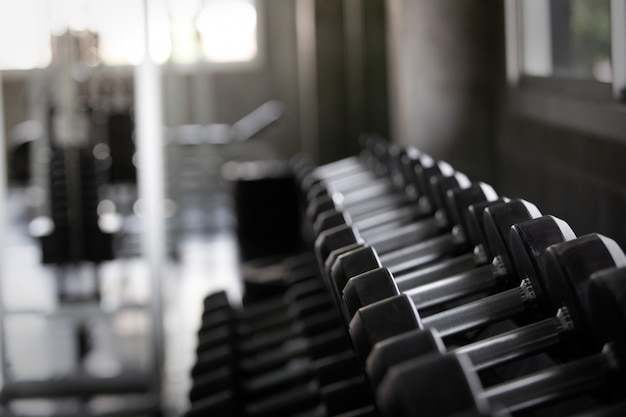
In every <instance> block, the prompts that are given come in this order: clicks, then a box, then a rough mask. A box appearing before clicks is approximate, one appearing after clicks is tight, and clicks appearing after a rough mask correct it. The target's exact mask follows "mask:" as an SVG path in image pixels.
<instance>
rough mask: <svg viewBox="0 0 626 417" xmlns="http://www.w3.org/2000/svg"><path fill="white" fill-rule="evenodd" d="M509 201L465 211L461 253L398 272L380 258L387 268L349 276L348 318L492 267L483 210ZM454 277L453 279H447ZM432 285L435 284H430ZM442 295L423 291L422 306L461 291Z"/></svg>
mask: <svg viewBox="0 0 626 417" xmlns="http://www.w3.org/2000/svg"><path fill="white" fill-rule="evenodd" d="M465 191H470V189H468V190H463V192H465ZM451 196H455V194H454V193H452V195H451ZM507 202H509V200H508V199H504V198H499V199H497V200H494V201H488V202H483V203H477V204H472V205H471V206H469V207H468V208H467V209H466V210H465V212H464V213H463V219H462V223H461V226H462V233H461V234H460V235H461V236H462V237H461V238H460V239H459V241H460V242H461V243H460V245H464V246H465V248H464V249H466V250H465V251H464V250H463V249H461V250H460V251H459V252H461V253H460V254H459V255H458V256H454V257H452V258H445V259H443V260H440V261H436V262H434V263H433V262H429V263H428V264H426V265H425V266H422V267H417V268H415V269H410V270H409V271H402V270H401V271H400V272H399V273H398V272H397V271H398V269H400V268H397V267H393V266H391V267H388V266H386V265H387V264H386V263H385V262H383V261H382V260H380V264H381V265H385V267H379V268H375V269H371V270H370V271H366V272H363V273H361V274H359V275H356V276H355V277H353V278H350V279H349V280H348V282H347V284H346V285H345V286H344V288H343V290H342V295H343V300H344V302H345V306H346V309H347V311H348V313H349V317H352V316H353V315H354V313H355V312H356V311H357V310H358V309H359V308H361V307H363V306H366V305H369V304H372V303H374V302H376V301H380V300H383V299H385V298H388V297H392V296H394V295H397V294H400V293H401V292H405V291H408V292H410V291H412V290H414V289H417V288H419V287H421V286H425V285H428V284H432V285H435V284H434V283H435V282H437V281H439V280H442V279H444V278H448V277H453V276H456V275H457V274H465V273H469V272H470V271H473V273H480V272H481V271H482V270H477V269H478V268H480V267H484V268H483V270H486V269H489V268H490V267H489V266H487V265H488V264H490V262H491V261H492V259H493V258H494V256H493V254H492V253H491V251H490V248H489V244H488V243H487V238H486V236H485V233H484V231H483V226H482V224H483V221H482V220H483V216H482V212H483V211H484V209H485V208H487V207H494V206H496V205H499V204H503V203H507ZM503 226H504V225H503ZM457 235H458V234H457ZM469 247H473V251H471V252H470V251H467V249H468V248H469ZM463 252H466V253H463ZM363 255H364V254H361V255H359V256H363ZM370 255H373V254H370ZM415 262H417V261H415ZM400 267H402V265H400ZM457 279H458V277H457ZM453 280H454V278H451V279H450V280H449V281H448V282H452V281H453ZM424 288H427V287H424ZM430 288H433V287H432V286H431V287H430ZM426 292H427V291H426ZM440 294H441V297H428V296H427V294H425V293H422V297H421V302H420V306H419V307H421V308H425V307H429V306H433V305H436V304H437V303H441V302H444V301H447V300H451V299H453V298H454V297H455V294H456V296H458V293H444V292H440Z"/></svg>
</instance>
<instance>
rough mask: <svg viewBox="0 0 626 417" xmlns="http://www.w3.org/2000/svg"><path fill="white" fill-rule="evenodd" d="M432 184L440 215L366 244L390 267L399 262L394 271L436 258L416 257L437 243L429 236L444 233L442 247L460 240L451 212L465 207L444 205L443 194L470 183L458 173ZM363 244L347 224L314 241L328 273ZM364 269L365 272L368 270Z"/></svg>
mask: <svg viewBox="0 0 626 417" xmlns="http://www.w3.org/2000/svg"><path fill="white" fill-rule="evenodd" d="M431 185H432V187H431V188H432V189H433V194H436V195H439V197H437V201H438V204H437V207H438V208H439V210H438V211H437V215H435V216H433V217H430V218H425V219H422V220H419V221H417V222H413V223H409V224H407V225H405V226H401V227H400V228H397V229H390V230H386V231H385V232H384V233H381V234H380V235H378V236H376V237H370V238H368V239H367V243H368V244H369V245H370V246H372V247H375V248H376V256H377V258H376V259H378V256H380V257H381V260H382V261H387V263H388V264H389V266H390V267H392V266H393V265H392V264H396V265H398V268H397V269H396V270H395V272H399V271H402V270H406V269H410V268H411V267H412V266H413V267H418V266H420V265H421V264H423V263H424V262H425V261H427V260H428V259H432V260H434V259H436V258H433V257H431V258H428V257H426V258H420V259H416V258H418V257H419V252H420V251H423V250H424V248H431V247H432V244H433V243H435V241H431V242H429V243H428V244H425V243H424V241H425V240H426V239H428V238H434V237H435V236H437V235H440V234H444V235H445V237H444V238H442V239H440V240H441V242H440V244H439V245H438V247H439V248H441V247H442V246H448V247H452V248H454V247H455V243H456V242H458V241H460V239H458V236H455V234H454V233H450V231H451V230H452V228H453V226H454V224H453V221H454V220H453V215H452V214H450V212H451V211H457V210H463V207H458V208H457V207H452V206H451V205H449V204H445V203H446V202H447V201H446V200H447V199H444V197H443V196H444V195H445V194H446V193H447V192H448V191H451V190H458V189H465V188H468V187H469V186H470V184H469V183H468V182H467V179H466V177H465V176H463V175H461V174H455V175H454V176H452V177H445V178H443V177H436V178H435V179H434V180H433V183H432V184H431ZM471 188H472V190H473V194H472V195H475V196H480V198H483V199H485V200H492V199H494V198H495V197H496V196H495V192H492V190H491V187H489V186H487V185H484V184H476V185H474V186H473V187H471ZM474 198H477V197H474ZM433 199H434V197H433ZM364 243H365V242H364V239H363V238H362V237H361V235H360V233H359V231H358V230H356V229H355V228H353V227H350V226H348V225H344V226H338V227H334V228H332V229H329V230H327V231H325V232H323V233H322V234H320V235H319V236H318V238H317V239H316V241H315V251H316V254H317V257H318V262H319V263H320V265H324V269H325V272H328V270H329V268H330V267H331V266H333V264H334V263H335V260H336V259H337V258H338V257H339V256H340V255H342V254H344V253H348V252H350V251H354V250H355V249H358V248H362V247H363V244H364ZM429 250H430V249H429ZM378 266H380V265H378ZM361 272H365V270H363V271H361Z"/></svg>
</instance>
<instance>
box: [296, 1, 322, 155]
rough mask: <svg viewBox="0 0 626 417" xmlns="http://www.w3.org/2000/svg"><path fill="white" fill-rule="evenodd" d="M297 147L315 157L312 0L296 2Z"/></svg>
mask: <svg viewBox="0 0 626 417" xmlns="http://www.w3.org/2000/svg"><path fill="white" fill-rule="evenodd" d="M296 37H297V39H296V43H297V47H298V48H297V50H298V54H297V55H298V57H297V59H298V88H299V107H300V150H301V151H302V152H304V153H305V154H307V155H309V156H310V157H311V158H313V160H314V161H319V137H318V134H319V119H318V112H317V100H318V97H317V61H316V52H315V49H316V40H315V0H297V2H296Z"/></svg>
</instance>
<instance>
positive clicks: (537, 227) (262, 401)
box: [186, 138, 626, 417]
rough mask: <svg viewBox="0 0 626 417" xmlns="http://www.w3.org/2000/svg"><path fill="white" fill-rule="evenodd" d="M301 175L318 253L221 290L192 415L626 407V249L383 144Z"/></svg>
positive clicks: (277, 262) (212, 309)
mask: <svg viewBox="0 0 626 417" xmlns="http://www.w3.org/2000/svg"><path fill="white" fill-rule="evenodd" d="M293 166H294V168H293V169H294V176H295V177H296V179H297V180H298V182H299V184H301V191H302V196H301V200H302V202H303V210H304V211H306V222H308V226H309V231H310V233H311V240H310V242H309V244H310V246H309V247H310V248H311V249H310V251H309V252H307V253H304V254H301V255H300V256H297V257H293V256H291V257H283V258H280V257H279V258H278V259H276V258H275V259H274V260H273V261H272V263H268V264H266V265H265V266H264V268H266V269H267V268H269V269H272V270H274V271H280V275H281V278H280V279H277V280H278V281H280V282H282V284H283V286H282V289H283V290H282V291H281V292H280V293H279V294H277V295H274V296H273V297H272V298H271V299H267V300H262V301H256V302H254V303H250V304H247V305H244V307H243V308H241V309H239V308H234V307H233V306H232V305H231V304H230V303H229V302H228V299H227V297H226V296H225V294H224V293H215V294H211V295H209V296H207V297H206V299H205V302H204V308H205V310H204V313H203V317H202V327H201V328H200V330H199V332H198V348H197V355H198V356H197V361H196V364H195V365H194V367H193V369H192V380H193V384H192V389H191V391H190V393H189V399H190V402H191V406H190V408H189V411H188V412H187V414H186V416H187V417H193V416H203V415H233V416H235V415H236V416H254V417H261V416H270V415H271V416H276V415H282V416H290V415H298V416H330V415H342V416H352V417H356V416H377V415H382V416H385V417H391V416H417V415H436V416H445V415H454V416H457V417H458V416H466V415H467V416H495V415H504V416H506V415H509V414H508V413H512V414H513V413H514V414H515V415H517V413H519V412H523V414H520V415H546V414H552V415H571V416H574V415H579V413H581V412H582V413H583V414H580V415H603V416H617V415H622V414H623V413H624V410H625V407H626V406H625V404H624V403H623V401H624V399H625V397H626V396H625V395H624V394H626V390H625V389H624V387H625V386H626V378H624V374H625V373H626V372H625V371H624V368H623V363H622V360H623V359H626V349H625V345H624V340H625V339H626V336H625V334H626V314H624V308H626V307H625V306H626V269H625V268H626V255H624V252H623V251H622V249H621V248H620V247H619V246H618V245H617V243H615V242H614V241H612V240H611V239H609V238H606V237H604V236H601V235H598V234H590V235H585V236H580V237H577V236H576V235H575V233H574V231H573V230H571V228H570V227H569V226H568V225H567V223H565V222H564V221H562V220H560V219H557V218H555V217H554V216H547V215H542V214H541V213H540V212H539V210H538V208H537V207H535V206H534V205H533V204H531V203H529V202H525V201H523V200H515V199H513V200H512V199H510V198H506V197H500V196H498V195H497V194H496V193H495V191H494V190H493V189H492V188H491V187H490V186H488V185H486V184H482V183H471V182H470V181H469V179H467V177H465V176H464V175H463V174H461V173H458V172H456V171H455V170H454V169H453V168H452V167H450V166H449V165H448V164H445V163H444V162H442V161H436V160H433V159H432V158H430V157H429V156H427V155H424V154H421V153H420V152H418V151H417V150H415V149H411V148H405V149H402V148H399V147H397V146H395V145H392V144H389V143H388V142H386V141H383V140H380V139H377V138H368V139H367V140H365V141H364V150H363V152H362V154H361V155H360V156H359V157H353V158H348V159H346V160H342V161H338V162H336V163H332V164H329V165H326V166H322V167H312V166H311V165H310V164H307V163H306V162H304V161H303V160H299V161H296V162H294V165H293ZM262 270H263V269H260V270H259V273H262ZM518 283H519V285H518ZM419 352H428V355H427V354H426V353H419ZM563 399H568V400H569V401H563ZM459 404H462V405H459ZM585 413H587V414H585Z"/></svg>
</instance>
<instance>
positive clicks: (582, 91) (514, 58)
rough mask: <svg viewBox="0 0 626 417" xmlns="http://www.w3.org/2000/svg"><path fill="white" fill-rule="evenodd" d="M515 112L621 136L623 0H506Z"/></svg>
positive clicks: (625, 77) (625, 44)
mask: <svg viewBox="0 0 626 417" xmlns="http://www.w3.org/2000/svg"><path fill="white" fill-rule="evenodd" d="M505 23H506V61H507V78H508V81H509V84H510V86H511V87H512V89H511V91H510V92H511V95H510V99H511V101H510V103H511V109H512V110H513V112H515V113H517V114H519V115H522V116H524V117H529V118H532V119H536V120H541V121H544V122H546V123H551V124H558V125H562V126H565V127H569V128H573V129H577V130H581V131H586V132H589V133H592V134H598V135H601V136H604V137H607V138H609V137H610V138H614V139H618V140H621V141H623V140H625V139H626V138H625V137H624V132H626V106H624V105H623V104H624V103H626V0H505Z"/></svg>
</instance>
